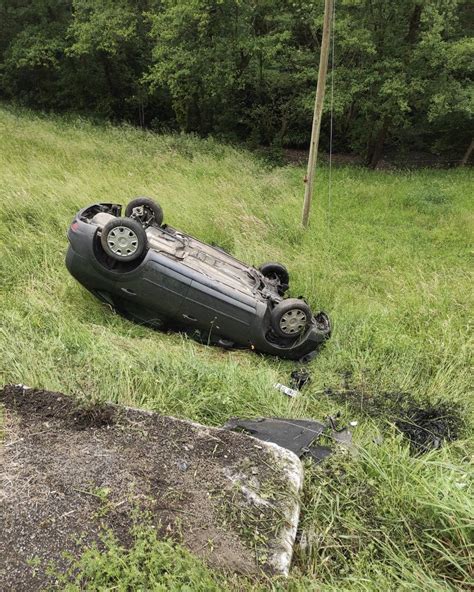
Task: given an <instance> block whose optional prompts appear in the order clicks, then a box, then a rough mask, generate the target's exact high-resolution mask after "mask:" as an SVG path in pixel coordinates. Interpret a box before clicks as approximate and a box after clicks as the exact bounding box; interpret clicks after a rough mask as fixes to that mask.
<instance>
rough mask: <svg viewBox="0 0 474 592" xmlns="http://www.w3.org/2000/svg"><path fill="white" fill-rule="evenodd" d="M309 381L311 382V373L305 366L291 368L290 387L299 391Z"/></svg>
mask: <svg viewBox="0 0 474 592" xmlns="http://www.w3.org/2000/svg"><path fill="white" fill-rule="evenodd" d="M309 382H311V375H310V373H309V372H308V370H306V368H300V369H299V370H293V372H292V373H291V382H290V387H291V388H293V389H295V390H297V391H300V390H301V389H302V388H304V387H305V386H306V385H307V384H308V383H309Z"/></svg>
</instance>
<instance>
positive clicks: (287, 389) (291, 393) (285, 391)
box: [273, 382, 300, 397]
mask: <svg viewBox="0 0 474 592" xmlns="http://www.w3.org/2000/svg"><path fill="white" fill-rule="evenodd" d="M273 386H274V387H275V388H276V389H277V391H280V392H281V393H283V394H284V395H286V396H287V397H297V396H298V395H299V394H300V393H299V391H297V390H295V389H292V388H290V387H289V386H285V385H284V384H281V383H280V382H277V383H276V384H274V385H273Z"/></svg>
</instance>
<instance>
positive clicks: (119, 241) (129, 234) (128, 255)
mask: <svg viewBox="0 0 474 592" xmlns="http://www.w3.org/2000/svg"><path fill="white" fill-rule="evenodd" d="M100 242H101V245H102V248H103V249H104V251H105V253H106V254H107V255H108V256H109V257H111V258H112V259H115V261H123V262H126V261H135V259H138V258H139V257H141V256H142V255H143V253H144V252H145V250H146V248H147V237H146V232H145V229H144V228H143V226H142V225H141V224H140V223H139V222H138V221H137V220H134V219H133V218H115V219H114V220H111V221H110V222H107V224H106V225H105V226H104V227H103V229H102V233H101V236H100Z"/></svg>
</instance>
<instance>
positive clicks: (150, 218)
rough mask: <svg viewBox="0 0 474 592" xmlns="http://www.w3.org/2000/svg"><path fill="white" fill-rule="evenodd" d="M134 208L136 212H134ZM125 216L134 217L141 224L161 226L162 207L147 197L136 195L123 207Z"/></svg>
mask: <svg viewBox="0 0 474 592" xmlns="http://www.w3.org/2000/svg"><path fill="white" fill-rule="evenodd" d="M134 210H136V212H134ZM125 216H127V218H134V219H135V220H137V221H138V222H140V224H141V225H142V226H145V227H148V226H161V225H162V224H163V209H162V207H161V206H160V204H158V203H156V201H153V200H152V199H150V198H149V197H137V198H136V199H132V201H131V202H130V203H129V204H128V205H127V207H126V208H125Z"/></svg>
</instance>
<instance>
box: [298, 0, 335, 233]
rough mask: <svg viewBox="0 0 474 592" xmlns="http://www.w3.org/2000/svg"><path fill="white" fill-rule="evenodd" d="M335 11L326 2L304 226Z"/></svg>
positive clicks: (331, 4) (313, 170)
mask: <svg viewBox="0 0 474 592" xmlns="http://www.w3.org/2000/svg"><path fill="white" fill-rule="evenodd" d="M333 10H334V0H325V1H324V23H323V38H322V41H321V55H320V57H319V72H318V86H317V88H316V99H315V101H314V115H313V126H312V129H311V144H310V146H309V157H308V170H307V172H306V177H305V178H304V182H305V189H304V204H303V226H304V227H305V228H306V226H308V221H309V209H310V207H311V198H312V197H313V180H314V172H315V169H316V161H317V158H318V145H319V130H320V128H321V114H322V112H323V104H324V91H325V89H326V75H327V73H328V59H329V40H330V36H331V20H332V14H333Z"/></svg>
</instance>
